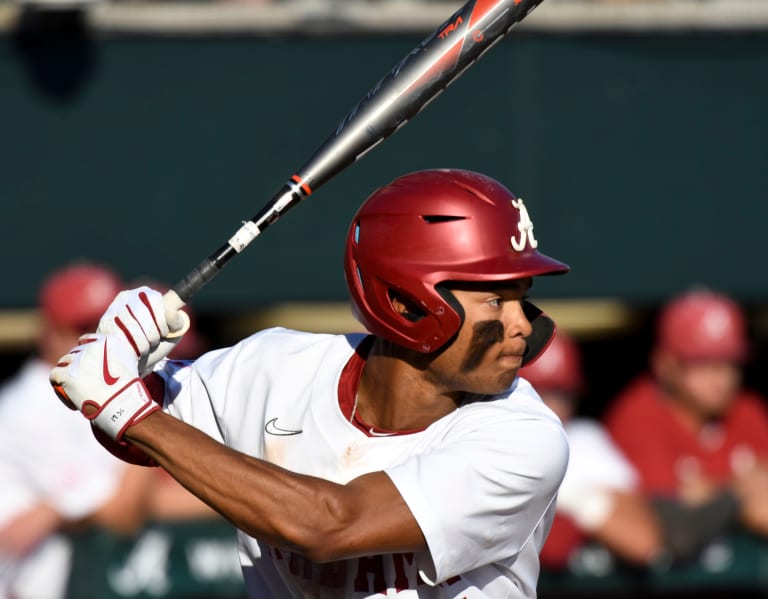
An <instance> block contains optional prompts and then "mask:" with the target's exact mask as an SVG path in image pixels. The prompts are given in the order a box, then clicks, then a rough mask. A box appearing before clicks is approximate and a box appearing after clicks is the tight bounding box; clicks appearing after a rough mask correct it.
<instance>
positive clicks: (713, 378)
mask: <svg viewBox="0 0 768 599" xmlns="http://www.w3.org/2000/svg"><path fill="white" fill-rule="evenodd" d="M676 378H677V380H676V383H677V384H676V388H677V390H678V392H679V393H680V395H681V396H682V399H683V401H686V402H687V403H688V405H690V407H691V408H692V409H693V410H695V411H696V412H697V413H698V414H700V415H701V416H702V417H704V418H717V417H719V416H722V415H723V414H724V413H725V412H727V411H728V408H729V407H730V405H731V403H732V400H733V398H734V397H735V395H736V391H737V390H738V388H739V386H740V385H741V370H740V368H739V365H738V364H735V363H733V362H728V361H724V360H715V361H704V362H682V363H680V364H679V366H678V370H677V375H676Z"/></svg>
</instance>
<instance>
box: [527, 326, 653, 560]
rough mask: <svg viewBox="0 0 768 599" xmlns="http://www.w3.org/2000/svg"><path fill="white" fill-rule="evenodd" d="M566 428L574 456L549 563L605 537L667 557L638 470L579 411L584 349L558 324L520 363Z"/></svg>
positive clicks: (641, 554) (617, 551) (648, 555)
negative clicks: (532, 356) (533, 356)
mask: <svg viewBox="0 0 768 599" xmlns="http://www.w3.org/2000/svg"><path fill="white" fill-rule="evenodd" d="M520 376H521V377H523V378H525V379H528V381H529V382H530V383H531V384H532V385H533V386H534V388H535V389H536V391H537V392H538V393H539V395H541V398H542V399H543V400H544V403H545V404H547V406H549V408H551V409H552V411H554V412H555V414H557V416H558V417H559V418H560V420H561V421H562V423H563V426H564V427H565V432H566V434H567V436H568V443H569V445H570V450H571V451H570V460H569V463H568V469H567V470H566V473H565V478H564V479H563V483H562V485H561V486H560V491H559V493H558V499H557V512H556V515H555V520H554V523H553V525H552V530H551V531H550V533H549V537H547V541H546V543H545V545H544V548H543V550H542V552H541V562H542V566H544V567H545V568H549V569H560V568H564V567H567V565H568V563H569V560H571V559H572V558H574V556H575V552H576V551H577V550H578V549H580V548H581V547H583V546H584V545H585V544H586V543H588V542H597V543H599V544H601V545H603V546H605V547H606V548H607V549H609V550H610V551H611V552H612V553H613V554H614V555H615V556H616V557H618V558H620V559H621V560H623V561H626V562H628V563H632V564H635V565H641V566H645V565H648V564H651V563H654V562H656V561H657V560H658V559H660V557H662V553H663V551H662V549H663V543H662V533H661V530H660V526H659V522H658V520H657V518H656V515H655V513H654V511H653V508H652V506H651V505H650V504H649V503H648V501H647V500H646V499H645V497H644V496H643V495H642V493H641V492H640V485H639V479H638V475H637V473H636V471H635V469H634V467H633V466H632V465H631V464H630V463H629V461H628V460H627V458H626V457H625V456H624V455H623V453H622V452H621V450H620V449H619V448H618V447H617V446H616V444H615V443H614V442H613V441H612V440H611V438H610V436H609V435H608V433H607V431H606V430H605V429H604V427H603V426H602V424H601V423H600V422H599V421H597V420H595V419H593V418H586V417H583V416H580V415H579V401H580V400H581V399H582V396H583V394H584V393H585V387H586V385H585V377H584V371H583V366H582V355H581V348H580V347H579V345H578V344H577V342H576V341H575V340H574V339H573V338H572V337H571V336H570V335H568V334H567V333H566V332H564V331H562V330H558V332H557V334H556V335H555V337H554V338H553V340H552V342H551V343H550V345H549V346H548V347H547V349H546V350H545V351H544V353H543V354H542V355H541V356H540V357H539V358H538V359H537V360H536V361H535V362H533V363H532V364H530V365H527V366H525V367H523V368H522V369H521V370H520Z"/></svg>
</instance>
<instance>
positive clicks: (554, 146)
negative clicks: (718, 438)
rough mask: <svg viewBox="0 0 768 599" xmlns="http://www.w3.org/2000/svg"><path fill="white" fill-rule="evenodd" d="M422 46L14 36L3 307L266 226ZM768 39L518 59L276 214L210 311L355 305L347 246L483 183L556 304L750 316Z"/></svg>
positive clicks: (3, 195) (2, 137)
mask: <svg viewBox="0 0 768 599" xmlns="http://www.w3.org/2000/svg"><path fill="white" fill-rule="evenodd" d="M422 37H423V36H421V35H416V34H407V35H397V34H387V35H375V36H368V37H366V36H350V35H344V36H332V37H321V36H317V37H315V36H311V37H310V36H305V37H299V36H291V35H286V34H283V35H273V36H258V35H239V36H202V35H197V36H177V37H170V38H163V37H161V36H114V35H112V36H110V35H98V34H95V35H90V36H86V37H84V38H82V39H79V40H74V41H73V40H71V39H70V40H68V41H64V42H59V43H54V42H51V41H50V40H49V41H48V42H45V43H30V41H29V40H28V39H23V38H21V39H20V38H19V36H17V35H16V34H15V33H14V31H12V30H9V31H5V32H4V33H3V34H2V37H0V201H2V205H3V214H4V218H3V219H2V220H1V221H0V251H2V255H3V257H4V259H5V265H6V274H5V277H4V279H5V281H4V286H3V292H2V294H0V308H17V307H21V308H24V307H31V306H32V305H33V304H34V295H35V289H36V287H37V284H38V281H39V279H40V278H41V277H42V276H44V275H45V273H47V272H48V271H49V270H50V269H52V268H54V267H56V266H59V265H61V264H63V263H65V262H67V261H69V260H71V259H73V258H80V257H85V258H91V259H97V260H102V261H106V262H109V263H111V264H113V265H116V266H117V267H118V268H119V269H120V270H121V272H122V273H123V274H124V276H126V277H128V278H133V277H141V276H149V277H152V278H155V279H159V280H164V281H167V282H169V283H173V282H175V281H176V280H178V279H180V278H181V277H182V276H183V275H185V274H186V273H187V272H188V271H189V270H190V269H191V268H192V267H194V266H195V265H196V264H197V263H198V262H199V261H200V259H202V258H203V257H205V256H206V255H208V254H209V253H211V252H212V251H214V250H215V249H216V248H218V247H219V246H220V245H221V244H222V243H224V242H225V241H226V240H227V238H228V237H229V236H230V235H231V234H232V233H233V232H234V230H235V229H236V228H237V227H239V225H240V222H241V221H242V220H243V219H246V218H249V217H251V216H253V214H255V213H256V212H257V211H258V210H259V209H260V208H261V206H262V205H263V204H264V203H265V202H266V201H267V199H268V198H269V197H270V196H271V195H272V194H273V193H274V192H275V191H276V190H277V189H278V188H279V187H280V186H281V185H282V183H283V182H284V180H285V179H287V178H288V176H290V175H291V174H292V172H293V170H294V169H295V168H296V167H297V166H299V165H301V164H302V163H303V162H304V161H305V160H306V159H307V158H308V157H309V156H310V154H311V153H312V152H313V151H314V150H315V149H316V148H317V146H318V145H319V144H320V142H321V141H322V140H323V139H324V138H325V137H326V136H327V135H328V134H329V133H330V132H331V131H332V130H333V129H334V128H335V126H336V124H337V123H338V122H339V121H340V119H341V118H342V117H343V116H344V115H345V114H346V113H347V111H348V110H349V109H351V108H352V106H353V105H354V104H355V103H356V102H357V100H358V99H359V98H360V97H361V96H362V95H363V94H364V93H365V92H367V91H368V89H369V88H370V87H371V86H372V85H373V84H374V83H376V81H377V80H378V79H379V78H380V77H381V76H382V75H383V74H384V73H385V72H386V71H387V70H389V68H390V67H392V66H393V65H394V64H395V63H396V62H398V61H399V60H400V58H401V57H403V56H404V55H405V53H406V52H408V51H409V50H410V49H411V48H412V47H414V46H415V45H416V44H417V43H418V42H419V41H420V39H421V38H422ZM767 107H768V32H762V31H752V32H749V33H738V32H715V31H710V32H699V33H685V32H676V33H654V32H653V31H645V32H639V33H634V34H628V33H621V34H620V33H613V34H612V33H610V32H605V31H603V32H600V33H588V32H582V33H570V34H568V33H557V34H555V33H551V32H550V33H546V32H521V33H520V34H519V35H515V36H512V37H510V38H507V39H506V40H504V41H503V42H502V43H500V44H499V45H498V46H496V47H495V48H494V50H493V51H491V52H490V53H488V54H487V55H486V56H485V57H484V58H483V59H482V60H481V61H480V62H479V63H478V64H477V65H475V66H474V67H473V68H472V69H471V70H469V71H468V72H467V73H466V74H465V75H464V76H463V77H462V78H461V79H459V80H458V81H457V82H456V83H454V84H453V85H452V86H451V87H450V88H449V89H448V91H447V92H446V93H445V94H444V95H442V96H441V97H439V98H438V99H437V100H436V101H435V102H434V103H433V104H432V105H431V106H430V107H429V108H428V109H427V110H426V111H425V112H423V113H422V114H420V115H419V116H418V117H417V118H416V119H414V120H413V121H412V122H411V123H410V124H408V125H407V126H406V127H405V128H404V129H402V130H401V131H399V132H398V133H396V134H395V135H394V136H393V137H392V138H390V139H389V140H387V141H386V142H385V143H384V144H382V145H381V146H380V147H378V148H376V149H375V150H374V151H373V152H371V153H370V154H369V155H368V156H366V157H365V158H364V159H363V160H362V161H361V162H359V163H357V164H355V165H354V166H352V167H351V168H349V169H348V170H347V171H346V172H344V173H343V174H342V175H340V176H339V177H338V178H337V179H335V180H333V181H331V182H329V183H328V184H326V185H325V186H324V187H322V188H321V189H320V190H318V191H316V192H315V194H314V195H313V196H312V197H311V198H310V199H308V200H307V201H306V202H305V204H304V205H303V206H301V207H299V208H297V209H296V210H294V211H292V212H291V213H289V214H288V215H286V216H285V217H284V218H283V220H282V221H281V222H280V223H279V224H278V225H276V226H274V227H273V228H271V229H270V230H269V231H267V232H266V233H265V234H264V236H263V237H262V238H260V239H258V240H256V241H255V242H254V244H253V245H252V246H250V247H249V248H248V249H247V250H246V252H245V253H244V254H243V255H242V256H239V257H238V258H237V259H235V260H234V261H233V262H232V263H231V264H230V265H229V266H228V267H227V268H226V269H225V271H224V272H222V273H221V274H220V275H219V277H218V278H217V279H216V281H215V282H214V283H212V284H210V285H209V286H208V287H206V288H205V289H204V290H203V291H202V292H201V293H200V295H199V297H198V298H197V300H196V301H197V305H198V307H200V308H201V309H211V310H224V309H236V308H241V307H246V306H256V305H261V304H267V303H273V302H279V301H287V300H290V301H336V300H343V299H344V298H345V288H344V281H343V275H342V269H341V261H342V246H343V238H344V235H345V232H346V228H347V225H348V223H349V221H350V219H351V217H352V215H353V213H354V210H355V208H356V207H357V206H358V204H359V203H360V201H361V200H362V199H363V198H364V197H366V196H367V194H368V193H370V192H371V191H372V190H373V189H374V188H376V187H377V186H379V185H382V184H385V183H387V182H388V181H389V180H391V179H392V178H394V177H396V176H397V175H399V174H402V173H405V172H408V171H412V170H417V169H423V168H432V167H461V168H468V169H475V170H479V171H483V172H485V173H488V174H490V175H492V176H494V177H496V178H498V179H500V180H501V181H503V182H504V183H506V184H507V185H508V186H509V187H510V188H511V189H512V190H513V191H515V192H516V193H517V194H519V195H521V196H522V197H523V198H525V200H526V204H527V206H528V207H529V211H530V213H531V216H532V218H533V221H534V224H535V233H536V236H537V238H538V239H539V242H540V249H541V250H543V251H544V252H545V253H550V254H552V255H554V256H556V257H558V258H560V259H562V260H564V261H566V262H568V263H569V264H570V265H571V266H572V273H571V274H570V275H568V276H567V277H564V278H557V279H551V280H543V281H541V283H537V295H538V296H546V297H551V298H593V297H612V298H619V299H622V300H626V301H630V302H647V303H654V302H657V301H658V300H659V299H660V298H662V297H665V296H667V295H668V294H669V293H672V292H675V291H678V290H680V289H682V288H683V287H686V286H688V285H691V284H697V283H700V284H707V285H711V286H715V287H719V288H721V289H723V290H725V291H728V292H730V293H733V294H735V295H736V296H738V297H739V298H741V299H743V300H745V301H750V302H759V301H761V300H762V299H763V298H766V297H768V277H766V276H764V273H763V269H762V268H761V266H762V264H763V262H764V261H765V260H766V256H767V254H768V252H767V251H766V250H768V241H767V240H766V237H765V234H764V229H765V227H766V226H768V207H767V205H768V202H766V199H767V198H766V196H767V195H768V149H767V141H766V140H768V108H767Z"/></svg>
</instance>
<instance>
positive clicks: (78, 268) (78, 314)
mask: <svg viewBox="0 0 768 599" xmlns="http://www.w3.org/2000/svg"><path fill="white" fill-rule="evenodd" d="M123 288H124V286H123V282H122V281H121V280H120V278H119V277H118V276H117V274H115V273H114V272H113V271H112V270H110V269H108V268H106V267H104V266H100V265H97V264H90V263H78V264H73V265H71V266H67V267H65V268H63V269H61V270H57V271H55V272H54V273H52V274H51V275H49V276H48V278H47V279H45V281H44V282H43V284H42V286H41V288H40V294H39V297H38V302H39V306H40V310H41V312H42V314H43V317H44V318H46V319H47V320H48V321H49V322H51V323H52V324H54V325H58V326H66V327H71V328H74V329H86V328H89V327H91V328H94V329H95V328H96V325H97V324H98V322H99V319H100V318H101V315H102V314H103V313H104V311H105V310H106V309H107V307H109V304H110V303H111V302H112V300H113V299H114V298H115V296H116V295H117V294H118V293H119V292H120V291H121V290H122V289H123Z"/></svg>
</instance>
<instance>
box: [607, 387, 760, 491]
mask: <svg viewBox="0 0 768 599" xmlns="http://www.w3.org/2000/svg"><path fill="white" fill-rule="evenodd" d="M605 424H606V426H607V428H608V431H609V432H610V434H611V435H612V436H613V438H614V440H615V441H616V443H617V444H618V445H619V447H620V448H621V449H622V450H623V451H624V452H625V454H626V456H627V458H629V460H630V461H631V462H632V463H633V464H634V465H635V467H636V468H637V470H638V473H639V475H640V478H641V484H642V486H643V489H644V490H645V491H646V492H647V493H649V494H653V495H665V496H674V495H676V494H677V491H678V488H679V486H680V484H681V483H682V481H683V480H685V478H686V476H688V475H700V476H703V477H706V478H708V479H710V480H712V481H716V482H722V483H726V482H727V481H729V480H730V479H731V477H732V475H733V473H734V468H735V467H738V464H739V462H740V461H741V462H742V463H749V461H752V460H754V459H760V458H762V459H768V406H767V405H766V402H765V401H764V400H763V398H761V397H760V396H759V395H757V394H756V393H754V392H751V391H742V392H740V393H739V394H738V396H737V397H736V398H735V400H734V402H733V404H732V406H731V409H730V411H729V412H728V414H727V415H726V416H725V417H724V418H722V419H721V420H720V421H718V422H716V423H712V424H710V425H707V426H706V427H705V428H704V430H702V431H701V432H700V433H698V434H697V433H695V432H694V431H692V430H690V428H688V427H685V426H684V425H683V423H682V421H681V419H680V417H679V416H678V415H677V414H676V413H675V412H674V411H673V410H672V409H671V408H670V406H669V405H668V404H667V402H666V400H665V399H664V393H663V391H662V390H661V389H660V388H659V386H658V385H657V384H656V383H655V382H654V381H653V379H652V378H651V377H650V376H649V375H643V376H641V377H639V378H638V379H636V380H635V381H634V382H632V383H631V384H630V385H629V386H628V387H627V388H626V389H625V390H624V391H622V392H621V393H620V394H619V395H618V396H617V397H616V399H615V400H614V401H613V403H612V405H611V407H610V408H609V410H608V411H607V413H606V415H605Z"/></svg>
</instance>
